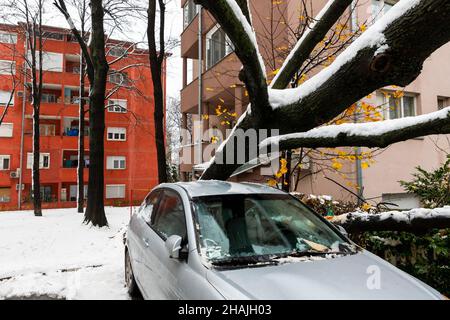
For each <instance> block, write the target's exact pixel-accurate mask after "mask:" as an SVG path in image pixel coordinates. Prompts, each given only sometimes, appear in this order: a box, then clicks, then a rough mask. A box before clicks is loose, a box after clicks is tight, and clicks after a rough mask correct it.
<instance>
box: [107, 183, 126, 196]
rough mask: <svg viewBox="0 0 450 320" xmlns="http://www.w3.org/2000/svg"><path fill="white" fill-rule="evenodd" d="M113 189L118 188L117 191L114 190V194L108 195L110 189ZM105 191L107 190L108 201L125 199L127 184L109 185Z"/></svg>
mask: <svg viewBox="0 0 450 320" xmlns="http://www.w3.org/2000/svg"><path fill="white" fill-rule="evenodd" d="M111 188H116V190H114V193H113V194H108V189H111ZM119 188H120V189H119ZM105 189H106V190H105V197H106V199H125V195H126V185H125V184H107V185H106V187H105ZM110 191H111V190H110ZM122 194H123V195H122Z"/></svg>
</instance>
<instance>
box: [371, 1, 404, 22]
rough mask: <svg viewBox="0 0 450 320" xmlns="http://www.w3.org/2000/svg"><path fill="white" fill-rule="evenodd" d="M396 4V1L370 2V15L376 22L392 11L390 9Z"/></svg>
mask: <svg viewBox="0 0 450 320" xmlns="http://www.w3.org/2000/svg"><path fill="white" fill-rule="evenodd" d="M397 2H398V0H372V15H373V19H374V20H375V21H376V20H378V19H379V18H381V17H382V16H383V15H384V14H386V12H388V11H389V10H391V9H392V7H393V6H394V5H395V4H396V3H397Z"/></svg>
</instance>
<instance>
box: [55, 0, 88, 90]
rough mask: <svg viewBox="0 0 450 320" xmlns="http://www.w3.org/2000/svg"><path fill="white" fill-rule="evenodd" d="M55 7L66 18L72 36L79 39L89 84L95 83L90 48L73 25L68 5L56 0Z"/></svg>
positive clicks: (62, 0) (61, 0)
mask: <svg viewBox="0 0 450 320" xmlns="http://www.w3.org/2000/svg"><path fill="white" fill-rule="evenodd" d="M53 5H54V6H55V7H56V8H58V10H59V11H60V12H61V13H62V14H63V16H64V18H65V19H66V21H67V23H68V24H69V28H70V30H71V31H72V34H73V35H74V37H75V38H76V39H77V41H78V44H79V45H80V48H81V51H82V52H83V56H84V59H85V61H86V71H87V74H88V78H89V82H90V83H94V64H93V63H92V59H91V56H90V54H89V49H88V46H87V44H86V42H85V41H84V39H83V37H82V36H81V34H80V32H79V31H78V29H77V28H76V26H75V24H74V23H73V20H72V17H71V16H70V14H69V11H68V10H67V7H66V3H65V2H64V0H55V1H54V2H53Z"/></svg>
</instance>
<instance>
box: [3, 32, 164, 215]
mask: <svg viewBox="0 0 450 320" xmlns="http://www.w3.org/2000/svg"><path fill="white" fill-rule="evenodd" d="M44 32H45V33H44V36H43V38H44V43H43V48H42V51H43V63H42V70H43V79H42V84H43V85H42V87H43V90H42V91H43V94H42V99H41V109H40V122H39V126H40V153H41V154H40V175H41V195H42V199H43V208H53V207H72V206H75V205H76V202H75V201H76V199H77V166H78V151H77V149H78V136H79V107H78V103H79V99H80V97H79V96H80V94H79V81H80V79H79V78H80V76H79V72H80V47H79V45H78V43H77V42H76V41H75V39H74V38H73V37H72V36H71V34H70V30H65V29H59V28H53V27H45V28H44ZM27 51H28V48H27V44H26V41H25V37H24V32H23V28H22V27H21V26H20V25H1V26H0V114H2V113H3V112H4V110H5V106H6V104H7V103H8V101H9V98H10V97H11V92H13V91H14V94H13V96H12V101H11V102H12V103H11V105H10V107H9V109H8V111H7V113H6V116H5V118H4V120H3V123H2V124H1V126H0V211H1V210H9V209H17V208H18V207H19V203H20V207H21V208H30V207H31V205H32V204H31V203H32V199H31V194H32V193H31V189H32V180H31V167H32V114H33V109H32V105H31V100H30V90H29V89H28V86H27V84H29V83H30V77H29V75H27V74H29V70H28V71H25V70H26V69H25V68H27V67H26V62H25V60H26V59H25V58H26V57H27V55H26V54H27ZM107 54H108V56H107V60H108V61H109V62H110V71H109V78H108V84H107V102H106V104H107V106H106V110H105V113H106V127H105V170H104V172H99V173H98V174H103V175H104V178H105V190H104V192H105V201H106V203H107V204H115V205H120V204H128V203H129V201H130V200H131V199H130V198H131V197H133V192H135V194H136V195H135V197H134V198H135V200H139V199H138V198H142V197H143V195H144V194H145V191H146V190H147V191H148V190H150V189H151V188H152V187H153V186H155V185H156V184H157V181H158V179H157V165H156V161H157V160H156V147H155V142H154V125H153V109H154V104H153V101H152V99H153V98H152V90H153V88H152V84H151V76H150V70H149V67H148V63H147V61H148V55H147V52H146V51H144V50H141V49H138V48H136V47H135V46H133V44H131V43H127V42H121V41H116V40H107ZM11 66H12V68H11ZM11 70H12V71H11ZM13 79H14V81H13ZM14 83H15V84H14ZM14 87H15V89H14ZM13 89H14V90H13ZM88 90H89V82H88V80H86V93H85V97H87V96H88ZM85 108H86V109H88V105H86V106H85ZM84 121H85V128H86V129H85V141H84V144H85V166H86V167H87V168H86V169H85V171H84V183H85V197H86V194H87V183H88V167H89V113H88V112H86V115H85V119H84ZM19 189H21V190H20V192H19ZM19 193H20V195H19ZM19 196H20V198H21V199H20V200H19ZM141 200H142V199H141Z"/></svg>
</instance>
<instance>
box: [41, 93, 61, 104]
mask: <svg viewBox="0 0 450 320" xmlns="http://www.w3.org/2000/svg"><path fill="white" fill-rule="evenodd" d="M57 101H58V98H57V97H56V94H53V93H45V92H43V93H42V94H41V102H43V103H56V102H57Z"/></svg>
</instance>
